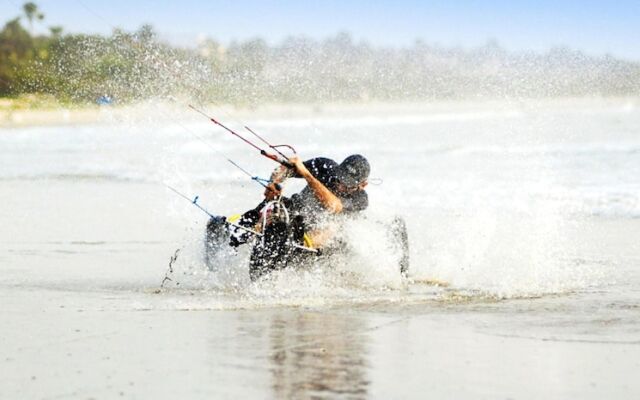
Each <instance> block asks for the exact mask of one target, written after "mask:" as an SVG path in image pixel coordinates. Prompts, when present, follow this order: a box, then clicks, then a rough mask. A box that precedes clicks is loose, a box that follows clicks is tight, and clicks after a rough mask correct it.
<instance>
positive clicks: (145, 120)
mask: <svg viewBox="0 0 640 400" xmlns="http://www.w3.org/2000/svg"><path fill="white" fill-rule="evenodd" d="M206 109H207V111H208V112H209V113H211V114H212V115H215V116H216V117H217V118H219V119H221V120H222V121H224V122H227V123H228V124H229V125H230V126H231V127H233V128H237V129H239V130H240V129H241V127H242V124H248V125H249V126H251V127H252V128H253V129H255V130H256V131H258V132H260V133H262V134H263V135H264V136H265V137H267V138H268V139H269V140H271V141H272V142H274V143H288V144H291V145H293V146H294V147H295V148H296V149H297V151H298V153H299V155H300V156H301V157H302V158H311V157H316V156H325V157H330V158H333V159H335V160H337V161H341V160H342V159H343V158H345V157H346V156H348V155H350V154H353V153H360V154H363V155H366V156H367V157H368V159H369V160H370V162H371V164H372V173H371V174H372V177H373V178H375V179H373V180H372V181H374V182H375V183H376V184H375V185H374V184H371V185H369V187H368V189H367V191H368V193H369V198H370V207H369V210H367V212H366V218H365V219H364V220H362V221H358V222H355V223H353V224H351V225H349V226H348V227H346V229H345V231H344V232H343V234H344V235H345V236H346V237H347V238H348V239H349V241H350V243H352V245H353V246H354V248H355V253H354V255H353V256H352V257H350V258H349V259H347V260H343V261H342V262H340V263H339V265H329V266H327V265H324V266H317V267H316V268H311V269H308V270H285V271H281V272H279V273H276V274H273V276H271V277H270V279H267V280H265V281H262V282H258V283H251V282H250V281H249V279H248V271H247V263H246V254H244V258H243V257H242V256H243V255H242V254H241V257H239V258H238V259H237V260H233V261H230V262H229V263H228V265H224V266H221V267H220V268H219V269H218V270H215V271H208V270H207V269H206V267H205V266H204V265H203V263H202V259H201V256H202V253H201V245H202V232H203V229H204V224H205V223H206V220H207V217H206V215H205V214H204V213H202V212H200V211H199V210H197V209H196V208H195V207H193V206H192V205H190V204H189V203H188V202H187V201H185V200H184V199H182V198H180V197H179V196H177V195H175V194H174V193H172V192H171V191H169V190H167V188H166V185H171V186H173V187H175V188H177V189H179V190H181V191H183V192H184V193H185V194H187V195H189V196H195V195H198V196H199V198H200V200H199V201H200V204H201V205H202V206H204V207H206V208H207V209H208V210H209V211H211V212H212V213H214V214H222V215H229V214H233V213H237V212H242V211H244V210H246V209H248V208H250V207H252V206H254V205H255V204H257V203H258V202H259V201H260V200H261V192H262V188H261V187H259V186H258V185H256V184H255V182H252V181H251V180H250V179H248V178H247V177H246V176H245V175H243V173H242V172H240V171H239V170H237V169H236V168H235V167H234V166H232V165H231V164H230V163H229V162H227V160H226V158H227V157H228V158H230V159H232V160H234V161H235V162H237V163H238V164H240V165H241V166H243V168H245V169H247V170H249V171H251V173H252V174H255V175H259V176H262V177H268V176H269V174H270V172H271V170H272V169H273V168H274V167H275V164H274V163H273V162H271V161H269V160H266V159H264V158H262V157H260V155H259V154H257V152H256V151H255V150H254V149H252V148H251V147H249V146H247V145H245V144H244V143H242V142H241V141H240V140H238V139H237V138H235V137H233V136H231V135H229V134H228V133H226V132H224V131H223V130H222V129H220V128H219V127H216V126H215V125H213V124H212V123H210V122H209V121H207V120H206V119H204V118H202V117H201V116H199V115H198V114H195V113H193V112H192V111H190V110H189V109H188V108H187V107H186V106H185V107H179V106H176V105H172V106H171V107H168V106H167V105H163V104H154V103H148V104H145V105H141V106H139V107H138V108H137V109H136V110H135V112H134V111H132V112H131V113H122V112H113V111H110V110H109V109H108V108H107V109H104V110H103V111H102V115H101V118H100V121H98V122H96V123H95V124H89V125H79V126H70V125H63V126H37V127H28V128H11V129H3V130H2V131H0V197H1V198H2V199H3V205H2V207H0V224H1V225H2V229H0V248H2V252H1V253H0V272H1V274H0V275H1V276H0V293H1V295H2V297H3V302H4V304H5V305H6V307H5V308H4V309H3V311H2V320H3V321H2V322H3V323H2V325H3V326H5V328H4V329H5V334H4V335H3V336H4V338H5V339H4V342H3V345H2V347H3V348H4V349H3V350H6V352H4V351H3V353H6V354H7V356H6V358H5V359H4V361H3V360H0V362H2V366H3V369H6V370H5V372H7V374H8V376H9V378H8V380H9V381H8V383H7V384H6V385H3V386H4V387H5V389H4V390H6V394H8V395H10V397H11V396H15V395H16V394H19V393H23V392H21V390H25V389H20V388H21V387H23V384H25V382H28V383H29V385H27V387H28V389H26V390H27V392H26V393H27V394H30V395H33V396H42V397H47V396H51V397H55V396H54V395H62V394H64V393H67V392H65V390H66V387H65V386H64V385H63V383H61V382H59V381H57V380H56V376H57V375H56V374H55V371H57V370H58V368H59V369H60V371H62V370H64V369H65V368H67V366H66V364H65V362H64V357H65V355H64V354H63V350H60V352H59V353H56V352H54V353H52V354H49V356H48V357H45V358H47V359H48V361H50V362H52V363H53V365H54V367H53V369H51V370H47V369H46V368H44V367H43V366H41V365H39V363H38V361H37V357H36V353H37V352H38V351H43V350H42V349H44V348H45V347H46V344H47V343H48V342H49V341H50V340H51V337H49V333H48V331H47V330H43V328H42V327H41V326H40V325H39V324H38V323H37V322H36V321H43V323H46V324H48V325H49V326H51V324H53V325H56V327H55V328H50V329H53V331H55V332H57V335H60V337H61V338H62V339H60V343H62V344H61V348H64V349H67V350H68V349H72V350H73V351H72V350H69V353H68V354H72V355H71V356H69V357H72V358H75V357H78V358H77V359H76V361H77V363H78V365H80V366H82V367H79V371H82V372H78V374H85V375H87V378H86V379H85V380H82V382H84V383H87V382H89V383H90V384H87V385H84V384H78V383H77V381H74V384H72V385H71V388H72V389H73V390H70V391H68V393H67V394H69V396H70V397H81V396H83V395H89V394H92V393H94V392H93V391H92V390H96V391H97V393H102V394H105V395H110V394H114V393H119V391H122V392H123V393H129V394H132V395H134V396H133V397H135V396H144V395H145V394H148V393H149V392H145V389H144V388H143V387H142V385H140V383H144V382H146V383H147V384H151V385H155V384H157V385H158V387H160V388H162V389H157V391H152V393H154V395H155V396H158V397H170V396H172V395H179V394H180V393H183V392H179V391H177V389H175V385H177V384H178V383H179V382H182V381H183V380H184V382H190V383H191V384H192V385H190V386H188V387H189V388H188V389H186V390H187V392H186V393H187V394H189V395H190V396H191V397H206V396H207V395H228V396H244V395H257V396H266V397H270V396H273V397H307V396H316V395H317V396H320V397H322V396H329V397H345V398H366V397H376V398H388V397H389V396H394V395H397V396H399V397H417V398H421V397H423V396H422V394H424V393H431V394H433V395H435V396H436V397H443V396H444V397H451V398H453V397H459V396H469V395H472V396H477V397H481V398H482V397H488V398H495V397H496V396H506V397H509V396H515V397H516V398H539V397H540V396H543V397H545V398H566V396H570V397H571V396H580V397H582V398H600V397H602V396H603V395H614V397H616V398H635V397H636V395H638V393H639V391H638V390H639V389H640V387H639V386H638V384H637V382H636V381H637V380H635V381H634V380H633V379H631V377H632V375H633V373H632V372H631V371H632V370H633V369H634V368H635V370H637V367H638V361H637V360H638V359H640V358H639V357H638V355H639V352H638V346H639V345H640V324H639V323H638V321H640V319H639V317H640V240H638V237H640V100H638V99H608V100H607V99H590V100H583V99H582V100H571V99H567V100H549V101H542V100H541V101H527V102H492V103H482V102H478V103H468V102H467V103H442V104H431V105H429V104H425V105H407V106H406V107H403V106H402V105H394V106H393V107H391V106H389V107H387V108H385V107H384V106H379V105H378V106H375V107H371V108H368V107H365V106H363V107H344V109H343V110H340V108H337V109H338V111H336V108H332V109H331V110H323V109H322V108H318V109H316V113H313V114H308V115H304V116H296V115H291V113H286V112H277V111H271V112H270V113H264V112H263V113H258V114H257V116H254V117H252V116H251V115H250V114H247V113H246V112H244V113H234V112H228V111H227V110H222V109H220V108H218V107H215V106H209V107H206ZM301 188H302V184H301V183H300V182H291V183H290V184H288V185H287V187H286V191H287V192H288V193H294V192H295V191H297V190H299V189H301ZM395 215H400V216H402V217H403V218H405V220H406V221H407V224H408V228H409V237H410V248H411V267H410V272H409V278H408V279H402V278H401V277H400V274H399V273H398V267H397V260H398V254H396V252H395V251H394V250H393V249H392V248H390V246H389V243H388V240H387V238H386V237H385V235H384V233H382V232H381V231H380V229H379V226H380V225H379V223H378V222H377V221H388V220H390V219H391V218H393V216H395ZM176 250H179V251H178V258H177V260H176V261H175V263H173V264H172V265H171V270H170V271H169V265H168V263H169V259H170V257H171V256H172V255H173V254H174V253H175V251H176ZM165 277H168V278H170V280H167V281H166V282H165V285H164V287H163V288H162V289H161V288H160V283H161V282H162V281H163V279H164V278H165ZM436 283H437V284H436ZM79 312H84V313H85V314H86V315H87V317H88V318H89V319H88V320H85V321H83V320H82V318H80V319H79V316H78V315H79V314H78V313H79ZM184 312H187V314H184ZM198 312H200V313H198ZM181 313H182V314H181ZM127 316H131V319H127ZM165 319H167V320H169V321H172V322H173V323H177V324H181V326H182V327H183V328H184V327H185V325H184V324H189V326H193V330H187V329H180V330H175V331H174V329H176V328H174V327H172V325H171V324H170V323H169V322H167V321H166V320H165ZM111 320H114V321H116V322H117V323H115V324H111V323H110V322H109V321H111ZM207 321H209V322H207ZM211 321H214V322H211ZM209 325H211V326H209ZM152 327H155V328H156V329H157V330H159V331H160V332H162V334H163V335H164V336H162V337H157V336H156V334H157V333H158V332H152V331H151V330H150V329H152ZM85 328H87V329H89V330H90V331H91V333H90V334H88V335H85V336H86V337H85V336H82V337H84V339H82V338H81V339H78V340H79V341H77V342H76V341H74V340H75V339H74V338H75V336H74V335H76V330H79V332H80V331H85V330H86V329H85ZM92 329H93V330H92ZM325 329H326V332H324V330H325ZM25 330H27V331H30V332H32V333H31V336H30V337H29V339H28V340H27V339H25V338H24V336H23V335H22V334H21V332H24V331H25ZM141 330H142V331H145V330H148V331H145V332H147V334H143V332H142V331H141ZM214 331H215V333H214ZM101 332H102V333H101ZM260 332H268V333H267V335H268V338H267V339H268V340H267V339H265V337H264V336H263V335H262V334H261V333H260ZM350 332H351V333H350ZM427 333H428V334H427ZM103 334H104V335H106V336H101V335H103ZM109 335H110V336H109ZM128 335H129V336H128ZM166 335H174V336H173V337H174V338H175V339H176V340H177V341H178V345H177V347H176V348H179V349H181V350H183V351H184V353H182V354H183V355H186V356H185V357H188V360H182V361H180V362H177V364H172V363H173V362H175V359H173V358H172V357H171V356H170V354H169V353H167V351H169V350H166V348H167V347H165V345H166V346H168V347H169V348H171V346H173V344H172V343H173V342H171V341H169V340H168V339H167V337H166ZM128 337H129V338H130V339H127V338H128ZM92 338H93V339H92ZM95 338H97V339H95ZM207 338H208V339H207ZM269 338H270V339H269ZM132 340H134V342H132ZM203 340H204V342H203ZM223 340H224V341H225V343H227V344H229V345H232V346H234V348H235V349H236V350H235V351H231V350H230V349H229V348H227V347H225V346H223V345H221V344H220V341H223ZM264 340H266V342H265V341H264ZM146 341H148V343H146ZM54 342H55V341H54ZM34 343H35V345H34ZM56 343H57V342H56ZM189 343H191V344H193V348H189V347H190V345H188V344H189ZM212 343H215V344H212ZM34 346H35V347H34ZM78 346H79V347H78ZM130 346H134V347H135V346H139V348H140V349H141V350H140V351H141V352H142V353H141V354H142V355H141V356H140V357H139V358H136V356H132V355H129V354H128V352H127V351H125V349H127V348H129V347H130ZM389 346H390V347H389ZM97 347H100V350H99V351H98V353H100V357H98V356H97V355H96V354H93V355H91V356H89V355H86V354H82V353H83V352H84V349H85V348H90V349H96V348H97ZM34 348H37V349H40V350H34ZM203 348H206V349H208V350H207V351H206V355H208V357H207V356H206V355H205V354H203V353H202V351H199V350H198V349H203ZM445 349H447V351H445ZM502 349H509V351H511V352H512V353H510V354H512V356H509V355H506V356H499V355H497V354H496V352H500V351H502ZM171 351H177V350H171ZM171 351H169V352H171ZM65 354H66V353H65ZM109 354H112V355H111V356H113V357H114V359H116V358H119V359H120V360H121V364H118V365H117V366H116V365H110V364H109V362H108V361H105V360H106V359H105V358H104V357H111V356H110V355H109ZM175 356H176V357H179V355H178V354H176V355H175ZM101 357H102V358H101ZM132 357H133V358H132ZM158 357H160V358H161V361H162V362H163V363H165V364H164V365H165V366H166V365H169V364H171V365H173V366H172V367H167V368H169V369H170V370H172V371H173V372H172V374H173V375H171V378H168V379H166V380H165V379H163V378H162V376H163V372H162V371H163V370H162V368H160V367H150V365H151V364H152V360H154V361H153V362H154V363H155V362H156V361H157V362H160V361H158ZM189 357H190V358H189ZM220 357H222V358H220ZM172 360H173V361H172ZM189 360H190V361H189ZM220 360H222V361H220ZM612 360H613V361H612ZM469 362H471V363H472V366H471V367H470V366H469ZM476 362H477V363H478V364H475V363H476ZM122 363H125V364H127V365H126V366H122ZM131 363H133V364H131ZM313 363H319V364H318V365H317V366H316V367H314V366H313V365H312V364H313ZM603 363H604V364H606V363H609V364H607V365H608V366H609V369H607V370H606V372H603V371H602V368H603V365H604V364H603ZM612 364H615V365H612ZM96 365H97V366H99V368H98V370H97V371H90V370H92V368H93V367H94V366H96ZM133 365H139V366H143V367H146V368H147V372H148V373H146V374H145V373H143V372H140V371H136V370H135V368H134V366H133ZM154 365H155V364H154ZM250 365H255V367H251V366H250ZM483 366H484V367H486V366H489V367H490V368H492V369H493V371H494V372H495V374H494V375H489V374H488V373H487V372H483V371H485V369H483V368H484V367H483ZM203 368H204V370H203ZM207 368H208V369H207ZM421 368H426V369H425V370H424V371H425V373H427V372H428V373H429V374H430V375H429V377H428V379H427V378H425V377H424V376H422V374H421V373H420V371H421ZM549 368H551V369H552V370H554V371H556V374H555V375H554V374H553V373H552V372H550V369H549ZM195 370H197V371H198V372H194V371H195ZM453 370H456V371H457V372H456V373H454V372H453ZM9 371H11V372H9ZM32 371H36V372H32ZM98 371H103V372H104V371H106V374H107V375H109V376H112V377H114V381H113V382H112V383H111V384H109V385H103V384H102V383H104V382H103V381H102V379H103V378H104V377H103V376H102V377H101V376H100V375H99V374H98ZM187 371H191V372H187ZM203 371H204V372H203ZM206 371H209V373H207V372H206ZM332 371H333V372H332ZM577 371H581V372H577ZM32 374H33V376H36V378H34V379H33V381H30V379H31V377H32ZM213 377H217V378H219V379H221V380H222V381H224V382H227V383H228V384H233V382H236V383H237V382H241V381H242V380H243V379H251V380H252V382H256V383H255V386H254V387H251V388H238V387H236V388H235V389H230V388H228V387H227V388H226V389H223V388H222V387H221V386H216V385H213V384H212V383H211V382H210V379H211V378H213ZM501 377H502V378H501ZM524 377H533V378H531V379H532V380H531V381H530V383H527V384H521V381H522V379H524ZM424 379H427V382H428V383H429V385H428V387H425V386H424V385H423V384H424V382H425V381H424ZM436 381H437V382H440V384H436ZM63 382H64V380H63ZM130 382H137V384H130ZM474 383H475V384H474ZM540 383H544V384H543V385H540ZM85 386H87V387H85ZM123 388H125V389H123ZM0 390H2V389H0ZM146 390H149V388H148V385H147V389H146ZM425 391H426V392H425ZM0 394H1V392H0Z"/></svg>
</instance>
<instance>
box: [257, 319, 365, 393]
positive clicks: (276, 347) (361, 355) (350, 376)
mask: <svg viewBox="0 0 640 400" xmlns="http://www.w3.org/2000/svg"><path fill="white" fill-rule="evenodd" d="M365 328H366V327H365V324H364V321H363V320H362V319H361V318H359V317H356V316H346V315H331V314H323V313H296V314H291V313H286V314H277V315H274V317H273V319H272V321H271V324H270V326H269V342H270V350H271V354H270V356H269V361H270V364H271V365H270V370H271V375H272V388H273V391H274V394H275V396H274V397H276V398H310V397H315V398H317V397H331V398H336V397H338V398H365V397H367V390H368V388H369V383H370V382H369V380H368V379H367V374H366V372H367V367H368V353H367V350H368V337H367V336H366V335H364V334H362V332H364V331H366V329H365Z"/></svg>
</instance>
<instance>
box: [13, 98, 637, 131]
mask: <svg viewBox="0 0 640 400" xmlns="http://www.w3.org/2000/svg"><path fill="white" fill-rule="evenodd" d="M0 100H2V101H0V129H11V128H24V127H34V126H48V125H54V126H55V125H63V126H64V125H82V124H94V123H101V122H104V123H108V122H114V121H118V120H134V121H135V120H144V119H145V118H148V117H149V112H150V111H151V112H158V111H161V112H163V113H168V112H172V113H174V112H175V113H176V114H184V111H186V108H187V104H188V103H187V102H186V101H185V102H184V103H170V102H162V101H145V102H140V103H135V104H127V105H110V106H98V105H86V106H73V107H65V106H60V107H55V106H47V107H35V108H19V107H14V103H15V104H17V103H18V102H19V101H18V100H15V101H14V100H9V99H0ZM182 104H184V109H182V107H181V105H182ZM576 104H581V105H583V106H601V105H608V106H611V105H618V106H620V107H621V108H622V109H623V110H628V111H631V110H635V109H637V108H640V97H630V96H621V97H557V98H527V99H477V100H471V99H456V100H430V101H427V100H425V101H407V102H401V101H396V102H392V101H384V102H383V101H376V102H335V103H315V104H314V103H268V104H262V105H259V106H254V107H250V106H234V105H228V104H227V105H220V104H211V105H210V106H209V108H210V109H215V110H223V111H224V114H228V115H232V116H233V117H235V118H244V119H248V118H267V119H268V118H273V117H277V118H283V117H286V118H309V117H316V116H325V117H326V116H330V117H345V116H353V115H354V114H355V115H362V116H379V115H381V114H384V115H416V114H418V115H430V114H438V113H442V112H477V111H490V110H502V111H504V110H511V111H525V112H526V111H528V110H539V109H541V108H557V109H562V108H563V107H565V106H568V105H571V106H572V108H575V106H576ZM193 117H194V118H193V119H196V116H195V115H194V116H193ZM188 118H189V119H191V117H188Z"/></svg>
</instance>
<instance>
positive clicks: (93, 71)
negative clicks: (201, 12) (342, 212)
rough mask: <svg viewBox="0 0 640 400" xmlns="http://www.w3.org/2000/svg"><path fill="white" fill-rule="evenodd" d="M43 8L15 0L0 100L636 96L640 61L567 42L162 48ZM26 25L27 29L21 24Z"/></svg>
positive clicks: (2, 48) (341, 40) (304, 41)
mask: <svg viewBox="0 0 640 400" xmlns="http://www.w3.org/2000/svg"><path fill="white" fill-rule="evenodd" d="M44 18H45V16H44V14H43V13H42V12H41V11H40V10H39V9H38V7H37V5H36V4H35V3H32V2H29V3H26V4H25V5H24V7H23V15H21V16H17V17H16V18H14V19H11V20H9V21H8V22H7V23H6V24H5V25H4V27H3V29H2V30H1V31H0V96H2V97H11V96H19V95H23V94H36V95H48V96H51V97H54V98H55V99H57V100H60V101H67V102H94V101H96V99H98V98H101V97H105V96H106V97H108V98H111V99H114V100H115V101H117V102H123V103H124V102H131V101H136V100H144V99H149V98H166V97H177V96H187V97H189V98H195V99H198V100H201V101H216V102H229V103H234V104H258V103H261V102H327V101H368V100H381V101H391V100H429V99H454V98H478V97H491V98H494V97H549V96H587V95H600V96H610V95H611V96H618V95H640V64H639V63H637V62H631V61H624V60H619V59H615V58H613V57H611V56H603V57H593V56H587V55H585V54H583V53H581V52H579V51H575V50H571V49H568V48H554V49H551V50H550V51H548V52H546V53H533V52H521V53H513V52H508V51H506V50H504V49H503V48H501V47H500V46H499V45H498V44H497V43H496V42H488V43H487V44H486V45H485V46H482V47H480V48H475V49H470V50H469V49H461V48H442V47H438V46H432V45H429V44H427V43H425V42H422V41H416V42H415V43H414V44H413V45H412V46H409V47H404V48H387V47H376V46H372V45H370V44H368V43H366V42H356V41H354V40H353V38H352V37H351V36H350V35H349V34H347V33H339V34H337V35H336V36H334V37H330V38H327V39H324V40H314V39H310V38H306V37H290V38H287V39H285V40H284V41H282V42H281V43H279V44H277V45H268V44H267V43H266V42H265V41H264V40H262V39H253V40H247V41H236V42H232V43H231V44H229V45H228V46H223V45H221V44H220V43H218V42H216V41H215V40H213V39H206V40H202V41H199V42H198V43H194V45H193V46H192V47H188V48H181V47H177V46H172V45H170V44H169V43H166V42H164V41H162V40H160V39H159V38H158V35H157V34H156V32H155V31H154V29H153V28H152V27H151V26H148V25H144V26H142V27H140V28H139V29H138V30H137V31H135V32H125V31H123V30H118V29H116V30H114V31H113V32H112V33H111V34H110V35H89V34H72V33H65V32H64V30H63V28H61V27H50V28H49V33H48V34H40V35H36V34H34V33H33V24H34V23H40V24H41V23H43V21H44ZM24 21H26V23H27V25H28V26H27V27H25V26H23V22H24Z"/></svg>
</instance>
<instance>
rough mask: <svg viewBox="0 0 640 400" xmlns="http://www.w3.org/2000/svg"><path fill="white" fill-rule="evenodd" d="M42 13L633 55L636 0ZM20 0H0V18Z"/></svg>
mask: <svg viewBox="0 0 640 400" xmlns="http://www.w3.org/2000/svg"><path fill="white" fill-rule="evenodd" d="M35 2H36V3H37V4H38V6H39V7H40V9H41V10H42V12H44V14H45V20H44V21H43V23H42V24H39V25H38V26H36V27H35V28H34V29H35V30H36V31H41V32H44V31H45V30H46V28H47V27H48V26H52V25H61V26H63V27H64V28H65V30H66V31H67V32H85V33H103V34H107V33H110V32H111V31H112V30H113V28H115V27H118V28H123V29H125V30H135V29H137V28H138V27H140V26H141V25H142V24H145V23H148V24H151V25H153V26H154V28H155V29H156V31H157V32H158V33H159V34H160V36H161V37H162V38H164V39H166V40H168V41H170V42H172V43H174V44H179V45H189V44H195V43H196V42H197V38H198V37H204V36H208V37H211V38H213V39H216V40H217V41H219V42H221V43H223V44H225V43H229V42H231V41H232V40H234V39H235V40H244V39H249V38H255V37H261V38H263V39H265V40H267V42H269V43H270V44H276V43H278V42H279V41H281V40H282V39H284V38H285V37H287V36H290V35H296V36H297V35H305V36H309V37H313V38H317V39H322V38H326V37H329V36H333V35H335V34H336V33H338V32H341V31H346V32H349V33H350V34H351V35H352V36H353V38H354V39H355V40H356V41H361V40H365V41H367V42H369V43H371V44H373V45H376V46H410V45H411V44H413V43H414V42H415V41H416V40H417V39H420V40H423V41H424V42H426V43H427V44H433V45H440V46H443V47H454V46H459V47H463V48H472V47H478V46H482V45H484V44H485V43H487V41H489V40H497V41H498V43H499V44H500V45H501V46H502V47H504V48H506V49H508V50H511V51H536V52H544V51H547V50H548V49H550V48H552V47H554V46H568V47H571V48H573V49H577V50H581V51H583V52H585V53H587V54H590V55H594V56H601V55H605V54H611V55H613V56H615V57H618V58H622V59H627V60H634V61H640V0H617V1H592V0H583V1H577V0H576V1H563V0H556V1H552V0H538V1H518V0H511V1H507V0H485V1H480V0H477V1H471V0H460V1H455V0H451V1H428V0H424V1H419V0H396V1H391V0H368V1H365V0H341V1H339V0H324V1H321V0H307V1H305V0H297V1H295V0H279V1H278V0H262V1H261V0H229V1H218V0H208V1H205V0H178V1H169V0H155V1H151V0H103V1H97V0H38V1H35ZM23 3H24V1H20V0H0V23H4V22H5V21H6V20H8V19H10V18H13V17H15V16H17V15H19V14H20V13H21V6H22V4H23Z"/></svg>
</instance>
